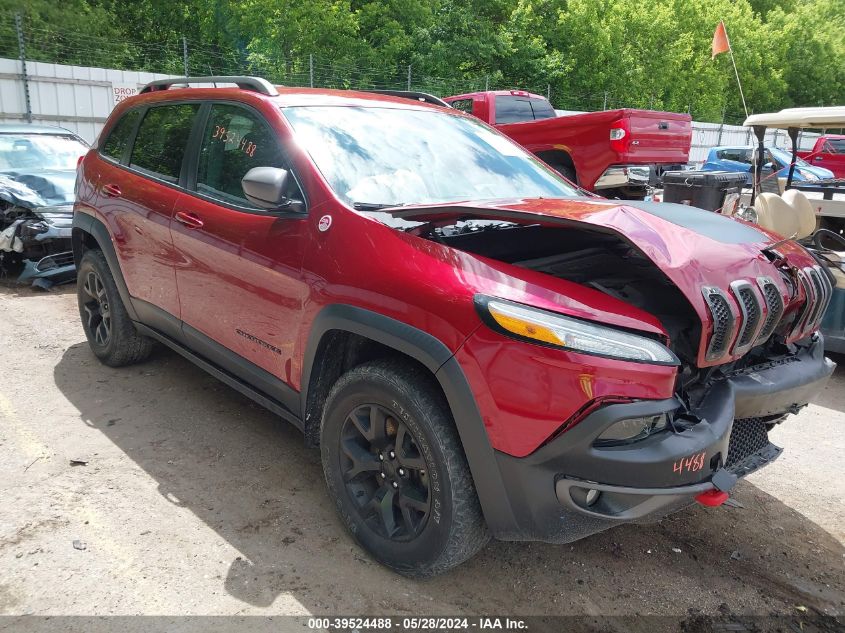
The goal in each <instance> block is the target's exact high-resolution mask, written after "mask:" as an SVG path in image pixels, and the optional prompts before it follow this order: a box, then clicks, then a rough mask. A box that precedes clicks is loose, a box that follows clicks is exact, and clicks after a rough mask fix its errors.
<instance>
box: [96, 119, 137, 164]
mask: <svg viewBox="0 0 845 633" xmlns="http://www.w3.org/2000/svg"><path fill="white" fill-rule="evenodd" d="M140 117H141V111H140V110H130V111H129V112H126V113H125V114H124V115H123V116H122V117H121V118H120V120H119V121H118V122H117V123H116V124H115V126H114V127H113V128H112V130H111V132H109V136H108V138H106V142H105V143H103V147H102V149H101V150H100V153H101V154H103V155H104V156H108V157H109V158H113V159H114V160H116V161H121V160H123V152H124V151H126V146H127V145H129V141H130V139H131V137H132V132H133V131H134V130H135V125H136V124H137V123H138V119H139V118H140Z"/></svg>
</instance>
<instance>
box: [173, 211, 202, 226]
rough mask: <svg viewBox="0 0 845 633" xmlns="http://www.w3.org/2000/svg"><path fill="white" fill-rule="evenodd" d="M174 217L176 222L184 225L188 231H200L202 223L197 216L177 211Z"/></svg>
mask: <svg viewBox="0 0 845 633" xmlns="http://www.w3.org/2000/svg"><path fill="white" fill-rule="evenodd" d="M174 217H175V218H176V221H177V222H179V223H180V224H184V225H185V227H186V228H189V229H201V228H202V226H203V221H202V220H201V219H200V218H199V216H197V215H195V214H193V213H188V212H186V211H177V212H176V215H175V216H174Z"/></svg>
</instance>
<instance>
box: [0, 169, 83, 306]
mask: <svg viewBox="0 0 845 633" xmlns="http://www.w3.org/2000/svg"><path fill="white" fill-rule="evenodd" d="M72 220H73V173H72V172H71V173H69V174H68V173H65V172H59V171H57V172H40V173H37V174H32V173H5V174H0V279H2V280H4V281H11V282H14V283H20V284H32V285H34V286H36V287H40V288H45V289H46V288H49V287H50V286H52V285H54V284H61V283H66V282H69V281H72V280H73V279H75V277H76V269H75V266H74V262H73V252H72V248H71V223H72Z"/></svg>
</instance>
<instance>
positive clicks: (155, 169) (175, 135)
mask: <svg viewBox="0 0 845 633" xmlns="http://www.w3.org/2000/svg"><path fill="white" fill-rule="evenodd" d="M199 107H200V106H199V104H198V103H181V104H177V105H162V106H154V107H152V108H150V109H149V110H148V111H147V114H146V115H145V116H144V120H143V121H141V127H140V128H138V135H137V136H136V137H135V145H134V147H133V148H132V158H131V160H130V161H129V166H130V167H136V168H138V169H141V170H143V171H146V172H149V173H151V174H153V175H154V176H156V177H158V178H161V179H162V180H166V181H167V182H172V183H176V182H179V173H180V172H181V170H182V158H183V156H184V155H185V146H186V145H187V144H188V136H190V134H191V126H192V125H193V122H194V117H195V116H196V114H197V112H198V111H199Z"/></svg>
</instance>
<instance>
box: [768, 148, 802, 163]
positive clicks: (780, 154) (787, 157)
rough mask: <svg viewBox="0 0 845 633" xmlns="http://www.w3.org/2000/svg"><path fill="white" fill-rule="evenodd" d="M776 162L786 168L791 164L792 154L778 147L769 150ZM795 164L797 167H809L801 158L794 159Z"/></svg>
mask: <svg viewBox="0 0 845 633" xmlns="http://www.w3.org/2000/svg"><path fill="white" fill-rule="evenodd" d="M769 151H770V152H771V153H772V155H773V156H774V157H775V158H776V159H777V161H778V162H779V163H780V164H781V165H783V166H788V165H789V164H790V163H791V162H792V152H787V151H785V150H782V149H780V148H778V147H773V148H771V149H770V150H769ZM795 164H796V165H797V166H798V167H809V165H808V164H807V163H806V162H805V161H804V160H803V159H801V158H798V157H797V156H796V157H795Z"/></svg>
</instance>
